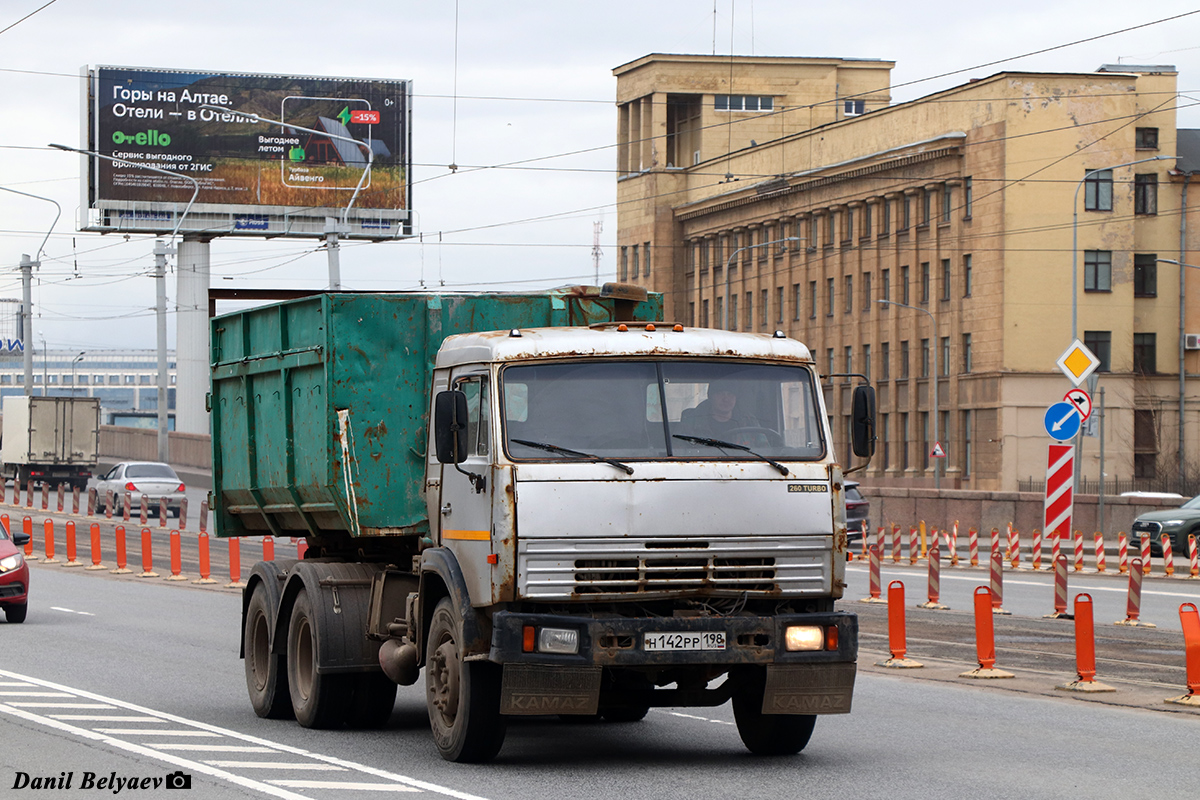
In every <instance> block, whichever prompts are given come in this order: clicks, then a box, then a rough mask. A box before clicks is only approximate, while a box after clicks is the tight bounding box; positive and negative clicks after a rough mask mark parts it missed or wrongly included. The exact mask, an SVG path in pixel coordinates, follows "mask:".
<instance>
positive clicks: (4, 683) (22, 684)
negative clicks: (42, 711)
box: [0, 681, 37, 686]
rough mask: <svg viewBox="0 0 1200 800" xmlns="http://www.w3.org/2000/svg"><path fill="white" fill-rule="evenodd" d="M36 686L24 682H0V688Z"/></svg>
mask: <svg viewBox="0 0 1200 800" xmlns="http://www.w3.org/2000/svg"><path fill="white" fill-rule="evenodd" d="M36 685H37V684H34V683H27V682H26V681H0V686H36Z"/></svg>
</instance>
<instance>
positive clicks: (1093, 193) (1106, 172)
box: [1083, 169, 1113, 211]
mask: <svg viewBox="0 0 1200 800" xmlns="http://www.w3.org/2000/svg"><path fill="white" fill-rule="evenodd" d="M1112 198H1113V177H1112V170H1111V169H1100V170H1095V171H1094V172H1093V171H1089V172H1088V174H1087V175H1086V177H1085V178H1084V180H1083V209H1084V211H1112Z"/></svg>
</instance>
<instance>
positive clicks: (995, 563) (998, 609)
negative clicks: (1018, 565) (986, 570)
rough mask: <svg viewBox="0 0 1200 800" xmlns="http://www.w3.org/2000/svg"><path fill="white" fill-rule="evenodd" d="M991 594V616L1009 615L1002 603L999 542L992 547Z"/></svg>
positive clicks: (1002, 569)
mask: <svg viewBox="0 0 1200 800" xmlns="http://www.w3.org/2000/svg"><path fill="white" fill-rule="evenodd" d="M990 588H991V592H992V613H993V614H1009V613H1011V612H1009V611H1005V610H1004V607H1003V603H1004V554H1003V553H1002V552H1001V551H1000V542H999V540H996V541H995V543H994V544H993V545H992V559H991V587H990Z"/></svg>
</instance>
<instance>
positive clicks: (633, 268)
mask: <svg viewBox="0 0 1200 800" xmlns="http://www.w3.org/2000/svg"><path fill="white" fill-rule="evenodd" d="M629 249H630V251H631V253H630V255H631V256H632V257H631V258H630V259H629V277H630V278H631V279H632V280H635V281H636V280H637V276H638V246H637V245H636V244H635V245H633V246H632V247H630V248H629Z"/></svg>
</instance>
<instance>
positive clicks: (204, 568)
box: [192, 533, 216, 583]
mask: <svg viewBox="0 0 1200 800" xmlns="http://www.w3.org/2000/svg"><path fill="white" fill-rule="evenodd" d="M199 547H200V578H199V579H198V580H194V581H192V583H216V581H214V580H213V579H212V578H211V577H210V576H211V575H212V561H211V559H210V558H209V552H208V534H207V533H202V534H200V536H199Z"/></svg>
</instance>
